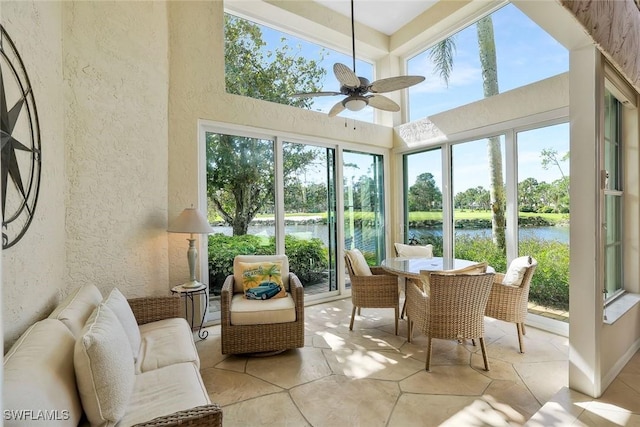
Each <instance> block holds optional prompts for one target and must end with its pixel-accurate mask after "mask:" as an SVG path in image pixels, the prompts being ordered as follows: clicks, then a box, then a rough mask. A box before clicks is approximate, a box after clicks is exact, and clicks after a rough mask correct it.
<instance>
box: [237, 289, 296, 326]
mask: <svg viewBox="0 0 640 427" xmlns="http://www.w3.org/2000/svg"><path fill="white" fill-rule="evenodd" d="M295 320H296V305H295V301H294V300H293V298H292V297H291V295H290V294H287V295H286V298H275V299H270V300H266V301H255V300H250V299H245V298H244V296H243V295H241V294H235V295H233V297H232V299H231V324H232V325H263V324H274V323H287V322H294V321H295Z"/></svg>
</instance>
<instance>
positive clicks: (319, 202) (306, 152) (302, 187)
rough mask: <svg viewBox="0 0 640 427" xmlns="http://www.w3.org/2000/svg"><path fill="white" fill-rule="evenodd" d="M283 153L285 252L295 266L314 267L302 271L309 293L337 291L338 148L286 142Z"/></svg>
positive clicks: (300, 273) (301, 274)
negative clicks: (302, 164) (336, 176)
mask: <svg viewBox="0 0 640 427" xmlns="http://www.w3.org/2000/svg"><path fill="white" fill-rule="evenodd" d="M282 151H283V162H282V163H283V165H284V168H285V176H284V189H285V191H284V211H285V227H284V230H285V237H284V245H285V253H286V254H288V256H289V258H290V259H289V262H290V264H292V265H293V266H294V267H295V266H297V265H301V264H305V266H308V268H305V269H304V270H299V271H297V272H296V274H297V276H298V278H299V279H300V281H301V282H302V285H303V286H304V291H305V295H313V294H318V293H323V292H331V291H337V290H338V282H337V277H336V261H337V260H336V258H337V255H336V254H337V244H336V243H337V237H336V232H337V230H336V180H335V173H336V165H335V152H336V150H335V149H334V148H327V147H319V146H315V145H309V144H301V143H294V142H284V143H283V147H282ZM300 163H306V164H307V166H306V167H304V168H300V167H296V165H298V164H300ZM294 256H295V257H296V259H293V257H294ZM298 257H299V259H298Z"/></svg>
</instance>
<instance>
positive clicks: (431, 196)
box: [409, 172, 442, 212]
mask: <svg viewBox="0 0 640 427" xmlns="http://www.w3.org/2000/svg"><path fill="white" fill-rule="evenodd" d="M441 206H442V192H441V191H440V189H439V188H438V186H437V185H436V180H435V178H434V177H433V174H431V173H429V172H425V173H421V174H420V175H418V176H417V177H416V183H415V184H413V185H412V186H411V187H410V188H409V210H410V211H413V212H415V211H430V210H432V209H437V208H440V207H441Z"/></svg>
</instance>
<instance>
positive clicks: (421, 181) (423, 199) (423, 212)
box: [404, 148, 443, 256]
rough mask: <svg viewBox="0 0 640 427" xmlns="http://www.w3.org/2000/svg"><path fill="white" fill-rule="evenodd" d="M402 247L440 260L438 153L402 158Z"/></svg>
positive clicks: (414, 154)
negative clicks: (423, 249)
mask: <svg viewBox="0 0 640 427" xmlns="http://www.w3.org/2000/svg"><path fill="white" fill-rule="evenodd" d="M404 194H405V218H406V220H405V233H404V234H405V236H404V241H405V243H411V244H419V245H428V244H430V245H432V246H433V254H434V256H442V244H443V240H442V224H443V216H442V206H443V205H442V149H441V148H437V149H433V150H429V151H423V152H420V153H412V154H406V155H405V156H404Z"/></svg>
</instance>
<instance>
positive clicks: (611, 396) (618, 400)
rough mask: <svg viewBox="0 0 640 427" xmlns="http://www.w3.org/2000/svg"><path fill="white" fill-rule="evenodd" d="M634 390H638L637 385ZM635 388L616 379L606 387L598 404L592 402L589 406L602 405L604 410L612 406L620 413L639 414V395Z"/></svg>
mask: <svg viewBox="0 0 640 427" xmlns="http://www.w3.org/2000/svg"><path fill="white" fill-rule="evenodd" d="M635 388H638V385H637V384H636V385H635ZM635 388H632V387H630V386H629V385H627V384H626V383H625V382H624V381H623V380H621V379H619V378H616V379H614V380H613V382H612V383H611V384H610V385H609V387H607V389H606V390H605V391H604V393H603V394H602V396H601V397H600V398H599V399H598V402H593V403H592V404H591V405H595V406H598V405H602V406H603V407H605V408H609V407H611V406H612V405H613V406H615V407H617V408H619V409H620V410H621V411H629V412H633V413H635V414H640V393H638V392H637V391H636V390H635Z"/></svg>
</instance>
